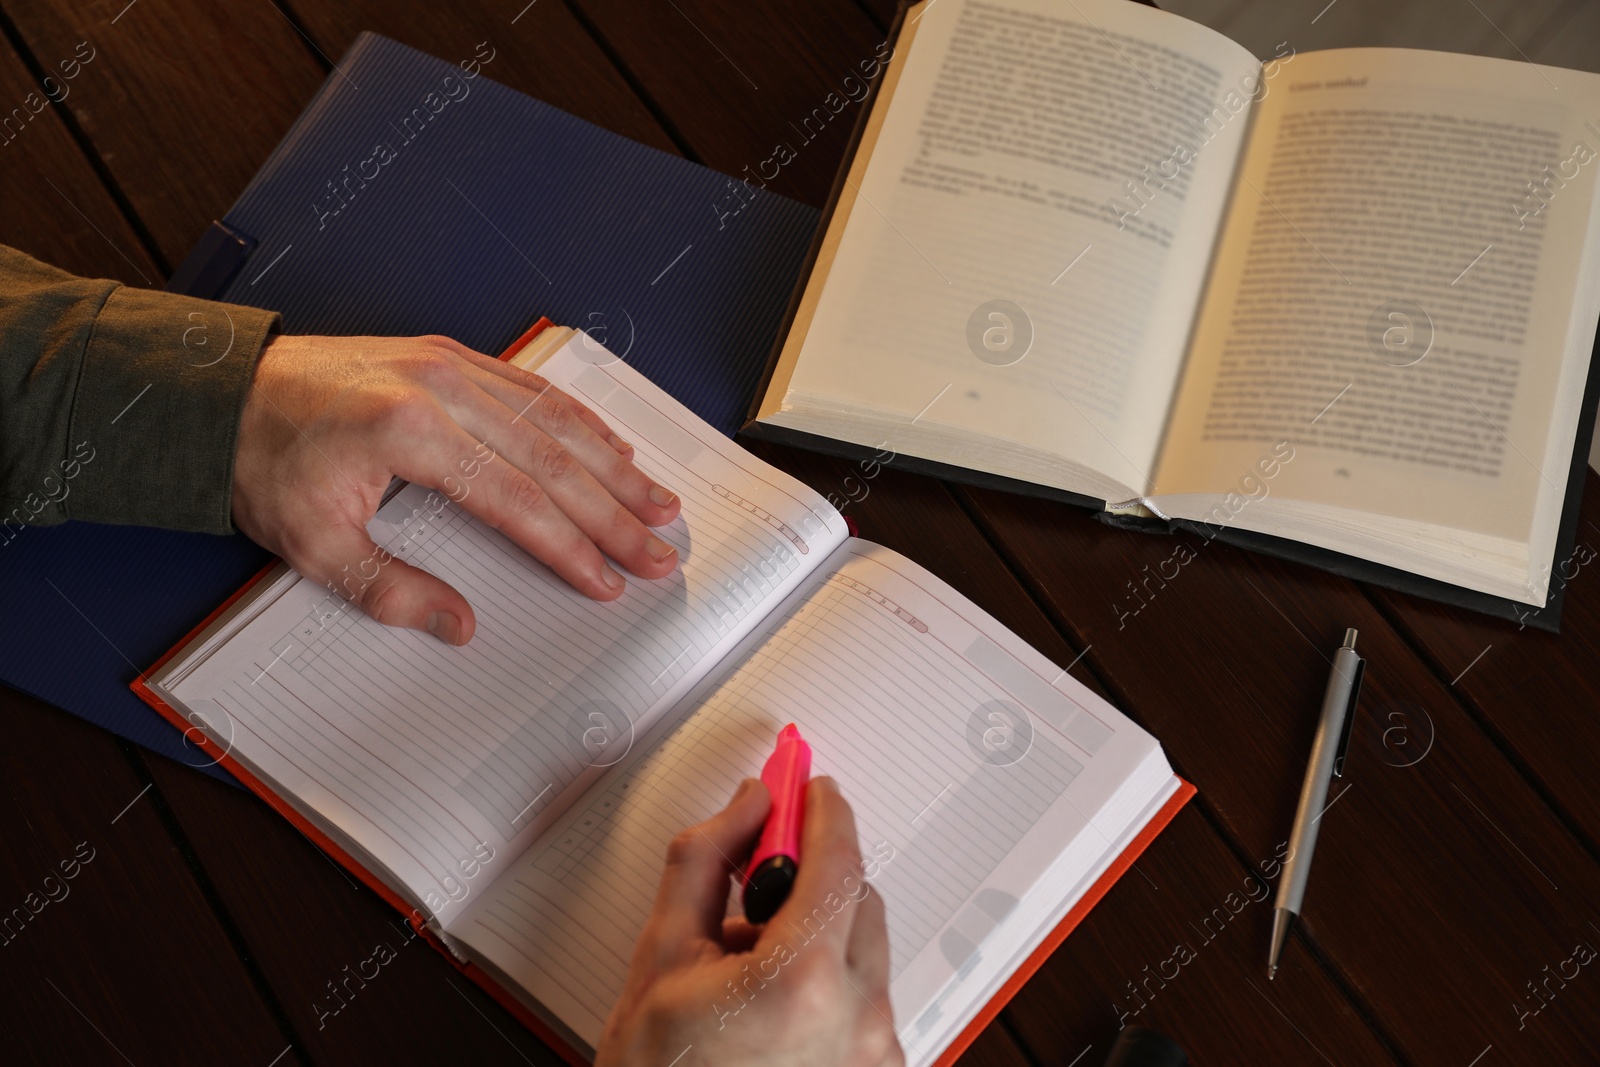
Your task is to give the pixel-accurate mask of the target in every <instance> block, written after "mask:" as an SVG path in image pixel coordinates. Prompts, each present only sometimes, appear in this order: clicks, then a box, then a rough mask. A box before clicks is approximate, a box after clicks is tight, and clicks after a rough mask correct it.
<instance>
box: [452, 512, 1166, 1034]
mask: <svg viewBox="0 0 1600 1067" xmlns="http://www.w3.org/2000/svg"><path fill="white" fill-rule="evenodd" d="M684 706H685V709H686V710H685V712H684V714H683V715H682V716H678V715H673V716H669V717H668V718H667V719H666V720H664V722H663V725H662V727H661V728H660V729H659V730H658V732H657V735H656V736H655V737H653V738H651V739H650V742H649V744H648V745H646V746H643V747H641V749H640V750H639V752H638V753H636V754H634V755H632V756H630V757H629V760H628V761H626V762H624V763H622V764H619V765H618V766H617V768H616V769H615V770H613V771H612V772H611V773H610V774H609V775H608V777H607V778H606V779H604V780H603V781H602V782H600V783H598V784H597V785H596V787H595V788H594V789H592V790H591V791H590V793H589V794H588V795H586V796H585V797H584V798H583V800H582V801H581V802H580V803H579V804H577V805H575V806H574V808H573V809H572V810H571V811H569V812H568V813H567V815H566V816H565V817H564V818H563V820H562V821H561V823H560V824H559V825H558V826H556V827H555V829H554V830H553V831H552V832H551V833H549V834H547V835H545V837H543V838H542V839H541V840H540V841H538V842H537V843H535V845H534V846H533V848H531V849H530V850H529V851H528V853H527V854H526V855H525V856H524V857H523V858H522V859H520V860H519V861H518V862H517V864H516V866H515V867H514V868H512V869H511V870H510V871H508V872H506V873H504V874H502V875H501V876H500V878H499V880H498V881H497V882H496V884H495V886H494V887H493V889H492V890H491V891H490V892H488V893H486V894H484V895H483V896H481V897H480V898H479V899H478V900H477V901H476V902H475V903H474V904H473V905H471V906H470V907H469V908H468V909H467V910H466V911H465V912H463V913H461V914H460V915H458V916H456V917H455V919H454V921H453V922H452V924H451V926H450V927H449V931H450V933H452V934H453V935H455V936H456V937H457V938H459V939H461V940H462V941H465V942H466V943H468V944H469V945H470V946H471V947H472V948H473V949H474V950H476V951H478V952H480V953H482V954H484V955H485V956H487V957H488V958H489V960H490V961H491V962H492V963H493V964H494V965H496V966H497V967H499V968H500V969H501V970H502V971H503V972H504V973H506V974H507V975H508V976H510V977H511V978H512V979H513V980H514V981H515V982H517V983H519V984H520V985H522V986H523V987H524V988H525V989H526V990H527V991H528V992H529V993H531V994H532V995H533V997H534V998H536V999H537V1000H538V1001H539V1002H541V1003H542V1004H544V1005H545V1006H546V1007H547V1008H549V1009H551V1010H552V1011H554V1012H555V1014H556V1015H557V1016H559V1017H560V1018H561V1019H562V1021H563V1022H565V1023H566V1024H567V1025H568V1026H570V1027H572V1029H573V1030H575V1031H576V1032H577V1033H578V1034H579V1036H581V1037H582V1038H583V1039H584V1040H586V1041H588V1042H589V1043H590V1044H591V1045H592V1044H594V1043H595V1042H596V1041H597V1040H598V1039H599V1034H600V1031H601V1028H602V1025H603V1022H604V1018H605V1015H606V1014H607V1012H608V1011H609V1009H610V1007H611V1005H612V1004H613V1003H614V1002H615V1000H616V999H617V997H618V996H619V995H620V993H621V990H622V986H623V980H624V977H625V974H626V971H627V965H628V960H629V958H630V955H631V952H632V947H633V943H634V941H635V939H636V937H637V936H638V933H639V930H640V928H641V927H642V926H643V924H644V921H645V919H646V917H647V915H648V912H649V908H650V906H651V903H652V900H653V897H654V892H655V886H656V884H657V881H658V878H659V873H660V869H661V864H662V859H663V856H664V852H665V849H666V845H667V842H668V840H669V839H670V838H671V837H672V835H673V834H674V833H676V832H677V831H678V830H679V829H681V828H682V827H684V826H686V825H689V824H691V823H693V822H697V821H699V820H701V819H704V818H705V817H707V816H708V815H710V814H711V813H712V812H714V811H715V810H717V809H718V808H720V807H722V805H724V804H725V803H726V802H727V799H728V797H729V795H730V794H731V792H732V790H733V788H734V786H735V784H736V783H737V782H738V780H739V779H740V778H741V777H744V776H747V775H755V774H757V773H759V770H760V768H761V764H762V762H763V761H764V760H765V759H766V757H767V755H768V754H770V752H771V750H772V745H773V740H774V737H775V736H776V734H777V731H778V730H779V729H780V728H781V727H782V726H783V725H784V724H785V723H787V722H794V723H796V724H798V726H799V727H800V730H801V732H802V733H803V734H804V735H805V737H806V738H807V740H808V741H810V743H811V745H812V748H813V752H814V767H813V773H816V774H831V775H833V776H835V777H836V778H837V779H838V780H839V782H840V784H841V786H842V788H843V790H844V793H845V796H846V797H847V798H848V799H849V800H850V802H851V804H852V805H853V806H854V809H855V812H856V819H857V825H858V828H859V831H860V837H861V848H862V853H863V856H865V857H876V858H877V859H878V860H879V863H878V869H877V871H876V875H875V877H874V879H873V880H874V884H875V885H876V886H877V888H878V889H879V890H880V891H881V892H882V893H883V895H884V898H885V901H886V903H887V905H888V922H889V933H890V945H891V953H892V968H893V971H892V973H893V987H892V996H893V1002H894V1006H895V1013H896V1018H897V1020H899V1021H900V1023H901V1024H902V1040H904V1041H906V1042H908V1043H909V1044H912V1045H914V1044H915V1042H916V1038H917V1034H918V1031H917V1030H916V1029H915V1027H916V1026H918V1025H921V1026H922V1028H923V1031H928V1030H929V1028H930V1027H932V1025H933V1024H934V1023H936V1022H937V1021H938V1011H937V1010H936V1009H934V1010H933V1013H932V1015H931V1016H930V1015H929V1011H930V1008H931V1006H933V1005H934V1004H935V1001H936V999H937V998H938V997H939V995H940V993H941V990H943V989H945V988H946V987H947V986H948V984H949V982H950V980H951V979H952V978H953V977H954V976H955V975H956V973H957V971H960V970H962V969H963V968H967V969H969V970H970V968H971V967H972V966H974V965H975V964H976V962H977V960H978V957H980V956H986V957H988V958H990V959H998V958H999V956H1000V954H999V953H998V952H996V951H994V950H995V944H994V943H993V942H988V941H986V939H987V938H989V936H990V934H991V933H993V932H994V931H995V930H996V929H997V927H998V926H999V925H1000V923H1001V921H1002V920H1003V919H1005V918H1006V917H1007V916H1008V915H1009V914H1011V913H1012V911H1013V909H1014V908H1017V905H1018V904H1019V902H1020V901H1022V899H1023V898H1024V897H1026V896H1027V894H1028V893H1029V891H1030V889H1032V888H1033V887H1034V886H1035V885H1036V884H1038V883H1039V880H1040V878H1041V876H1042V875H1043V874H1044V873H1045V871H1046V869H1047V868H1048V867H1049V866H1050V865H1051V864H1052V862H1053V861H1055V860H1057V859H1058V858H1059V857H1061V856H1062V855H1063V854H1064V853H1067V852H1069V851H1070V850H1072V849H1074V848H1076V849H1077V850H1078V851H1079V852H1080V853H1081V855H1080V856H1079V857H1078V861H1079V862H1080V863H1081V865H1082V866H1083V868H1084V869H1088V868H1089V867H1090V866H1091V865H1092V864H1093V863H1094V862H1096V860H1097V859H1098V858H1100V857H1103V856H1104V854H1105V853H1106V852H1107V850H1108V849H1109V848H1110V847H1111V844H1112V842H1113V841H1115V840H1117V839H1118V838H1119V837H1120V836H1121V834H1122V830H1123V829H1124V827H1125V824H1126V822H1127V820H1128V819H1129V818H1131V815H1132V812H1133V811H1136V810H1137V809H1138V808H1139V807H1142V804H1143V801H1137V802H1133V803H1131V804H1129V805H1124V807H1123V808H1117V804H1116V803H1114V800H1113V798H1114V796H1118V795H1119V794H1118V790H1119V788H1120V787H1122V786H1124V785H1125V784H1126V783H1127V782H1129V780H1130V779H1131V778H1132V776H1133V775H1134V772H1135V770H1136V768H1139V767H1141V766H1145V765H1146V761H1147V758H1148V757H1150V756H1151V754H1152V752H1155V753H1156V755H1159V753H1158V751H1157V749H1156V745H1155V742H1154V740H1153V739H1152V738H1150V737H1149V735H1147V734H1145V733H1144V732H1143V731H1141V730H1140V729H1139V728H1138V727H1136V726H1134V725H1133V724H1132V723H1131V722H1129V721H1128V720H1127V719H1125V718H1124V717H1122V716H1121V715H1120V714H1119V713H1117V712H1116V711H1115V710H1114V709H1112V708H1111V707H1110V706H1109V705H1107V704H1106V703H1105V702H1104V701H1102V700H1100V699H1099V698H1098V697H1096V696H1095V695H1094V694H1092V693H1090V692H1089V691H1088V690H1086V689H1084V688H1083V687H1082V686H1081V685H1079V684H1078V683H1077V682H1075V681H1074V680H1073V679H1071V678H1070V677H1069V676H1067V675H1066V674H1065V672H1064V671H1062V670H1060V669H1059V668H1057V667H1056V666H1055V665H1053V664H1051V663H1050V662H1049V661H1048V660H1046V659H1045V658H1044V657H1043V656H1041V655H1040V654H1039V653H1037V652H1035V651H1034V650H1033V649H1031V648H1029V647H1028V646H1027V645H1026V644H1025V643H1024V642H1022V641H1021V640H1020V639H1019V638H1017V637H1016V636H1015V635H1013V634H1011V633H1010V632H1009V631H1007V630H1005V629H1004V628H1003V627H1002V626H1000V625H999V624H998V623H997V622H995V621H994V620H993V619H991V618H989V617H988V616H986V615H984V614H983V613H982V612H981V611H979V610H978V609H977V608H976V607H975V606H974V605H972V604H971V603H970V602H968V601H966V600H965V598H963V597H961V596H960V595H959V594H957V593H956V592H955V591H954V590H952V589H950V588H949V587H948V586H947V585H945V584H944V583H942V582H940V581H939V580H938V579H936V578H934V577H933V576H932V575H930V574H929V573H928V572H926V571H924V570H923V569H922V568H920V567H918V566H917V565H915V564H913V563H911V562H910V561H909V560H906V559H904V558H903V557H901V556H898V555H896V554H895V553H893V552H890V551H889V550H887V549H884V548H880V547H878V546H875V545H871V544H868V543H866V542H862V541H856V540H851V541H848V542H846V543H845V545H843V546H842V547H841V548H840V549H839V550H838V551H837V552H836V553H835V554H834V555H833V557H832V558H831V559H830V560H828V561H827V563H826V565H825V566H824V567H823V568H822V569H821V570H819V571H818V572H817V574H816V575H814V576H813V577H812V579H811V580H810V582H809V583H808V585H807V587H806V588H804V589H802V590H801V591H799V592H797V593H796V594H795V596H794V597H792V598H791V600H790V601H789V602H788V603H786V604H785V605H784V607H783V608H782V609H780V611H779V612H777V613H775V615H774V616H773V617H772V619H771V620H769V622H768V625H767V626H766V627H763V632H761V633H758V634H756V635H754V636H753V637H751V638H750V639H749V640H748V641H747V643H746V644H745V646H744V647H743V648H741V649H740V650H739V652H738V653H736V654H735V656H733V657H731V658H730V660H729V663H728V667H727V668H726V670H725V672H723V673H722V674H721V675H720V677H717V678H713V679H709V680H708V681H707V682H706V683H704V684H702V686H701V687H699V688H698V689H697V690H696V692H694V693H692V694H690V696H689V697H688V698H687V699H686V701H685V705H684ZM1163 767H1164V764H1163ZM1169 776H1170V772H1168V771H1163V773H1162V774H1161V776H1160V779H1161V780H1162V781H1165V780H1166V779H1167V778H1168V777H1169ZM1123 799H1126V798H1125V797H1123ZM1113 809H1117V810H1113ZM1091 820H1092V823H1093V824H1092V825H1091ZM801 862H802V863H803V862H804V858H803V857H802V859H801ZM1074 881H1076V879H1074V880H1072V881H1068V882H1067V883H1066V884H1067V885H1068V886H1071V885H1072V884H1073V883H1074ZM1059 900H1060V891H1059V889H1058V890H1057V892H1056V893H1055V894H1054V895H1052V896H1050V898H1049V900H1048V904H1050V905H1054V904H1057V903H1059ZM1017 910H1018V913H1019V914H1020V913H1021V912H1022V911H1024V910H1028V909H1017ZM1033 910H1037V909H1033ZM1029 929H1030V930H1031V929H1032V927H1029ZM799 951H804V949H803V948H802V949H799ZM952 1010H953V1009H952ZM907 1051H908V1053H912V1052H914V1051H915V1050H913V1049H912V1048H908V1049H907ZM921 1051H924V1052H932V1051H936V1050H932V1049H927V1050H921ZM912 1058H913V1059H916V1058H918V1057H917V1056H915V1055H913V1057H912Z"/></svg>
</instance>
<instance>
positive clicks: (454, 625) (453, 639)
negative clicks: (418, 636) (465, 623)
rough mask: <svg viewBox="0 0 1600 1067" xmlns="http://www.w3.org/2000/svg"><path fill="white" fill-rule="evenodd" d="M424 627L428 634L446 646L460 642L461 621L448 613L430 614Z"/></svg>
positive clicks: (437, 612) (436, 612)
mask: <svg viewBox="0 0 1600 1067" xmlns="http://www.w3.org/2000/svg"><path fill="white" fill-rule="evenodd" d="M425 625H426V626H427V627H428V632H429V633H430V634H432V635H433V636H435V637H437V638H438V639H439V640H441V641H443V642H445V643H446V644H450V645H454V644H459V643H460V641H461V620H460V619H458V618H456V617H455V616H454V615H452V614H450V613H449V612H448V611H435V612H431V613H430V614H429V615H428V621H427V622H426V623H425Z"/></svg>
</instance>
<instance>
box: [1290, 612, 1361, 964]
mask: <svg viewBox="0 0 1600 1067" xmlns="http://www.w3.org/2000/svg"><path fill="white" fill-rule="evenodd" d="M1366 666H1367V664H1366V661H1365V660H1363V659H1362V658H1361V657H1360V656H1358V655H1356V632H1355V631H1354V630H1346V631H1345V632H1344V644H1343V645H1341V646H1340V647H1339V651H1337V652H1335V653H1334V654H1333V670H1332V672H1331V673H1329V675H1328V689H1327V691H1326V692H1325V693H1323V695H1322V718H1321V720H1320V721H1319V722H1318V724H1317V739H1316V741H1315V743H1313V744H1312V746H1311V764H1310V766H1308V767H1307V768H1306V780H1305V784H1304V785H1302V786H1301V787H1300V806H1299V808H1298V809H1296V811H1295V814H1294V830H1293V831H1292V832H1291V833H1290V834H1289V857H1288V859H1287V860H1286V861H1285V862H1284V865H1283V881H1282V882H1280V883H1278V899H1277V902H1276V904H1275V905H1274V906H1273V911H1272V948H1271V950H1270V951H1269V953H1268V955H1267V978H1268V979H1269V980H1270V979H1271V978H1272V977H1273V976H1274V975H1276V974H1277V973H1278V957H1279V956H1280V955H1282V954H1283V944H1284V942H1285V941H1287V940H1288V939H1289V927H1290V926H1292V925H1293V924H1294V920H1295V916H1297V915H1299V914H1300V902H1301V901H1302V900H1303V899H1304V898H1305V895H1306V880H1307V878H1309V877H1310V875H1311V853H1312V850H1313V849H1315V848H1316V847H1317V823H1318V822H1319V821H1320V820H1321V818H1322V813H1323V812H1324V811H1326V810H1327V809H1326V808H1325V807H1324V803H1325V802H1326V801H1327V799H1328V784H1329V782H1330V780H1331V779H1332V778H1333V777H1339V778H1343V777H1344V757H1345V753H1346V752H1348V751H1349V748H1350V726H1351V724H1352V723H1354V722H1355V717H1356V716H1355V711H1356V699H1357V698H1358V697H1359V696H1360V694H1361V674H1362V672H1363V671H1364V670H1365V669H1366Z"/></svg>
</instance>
